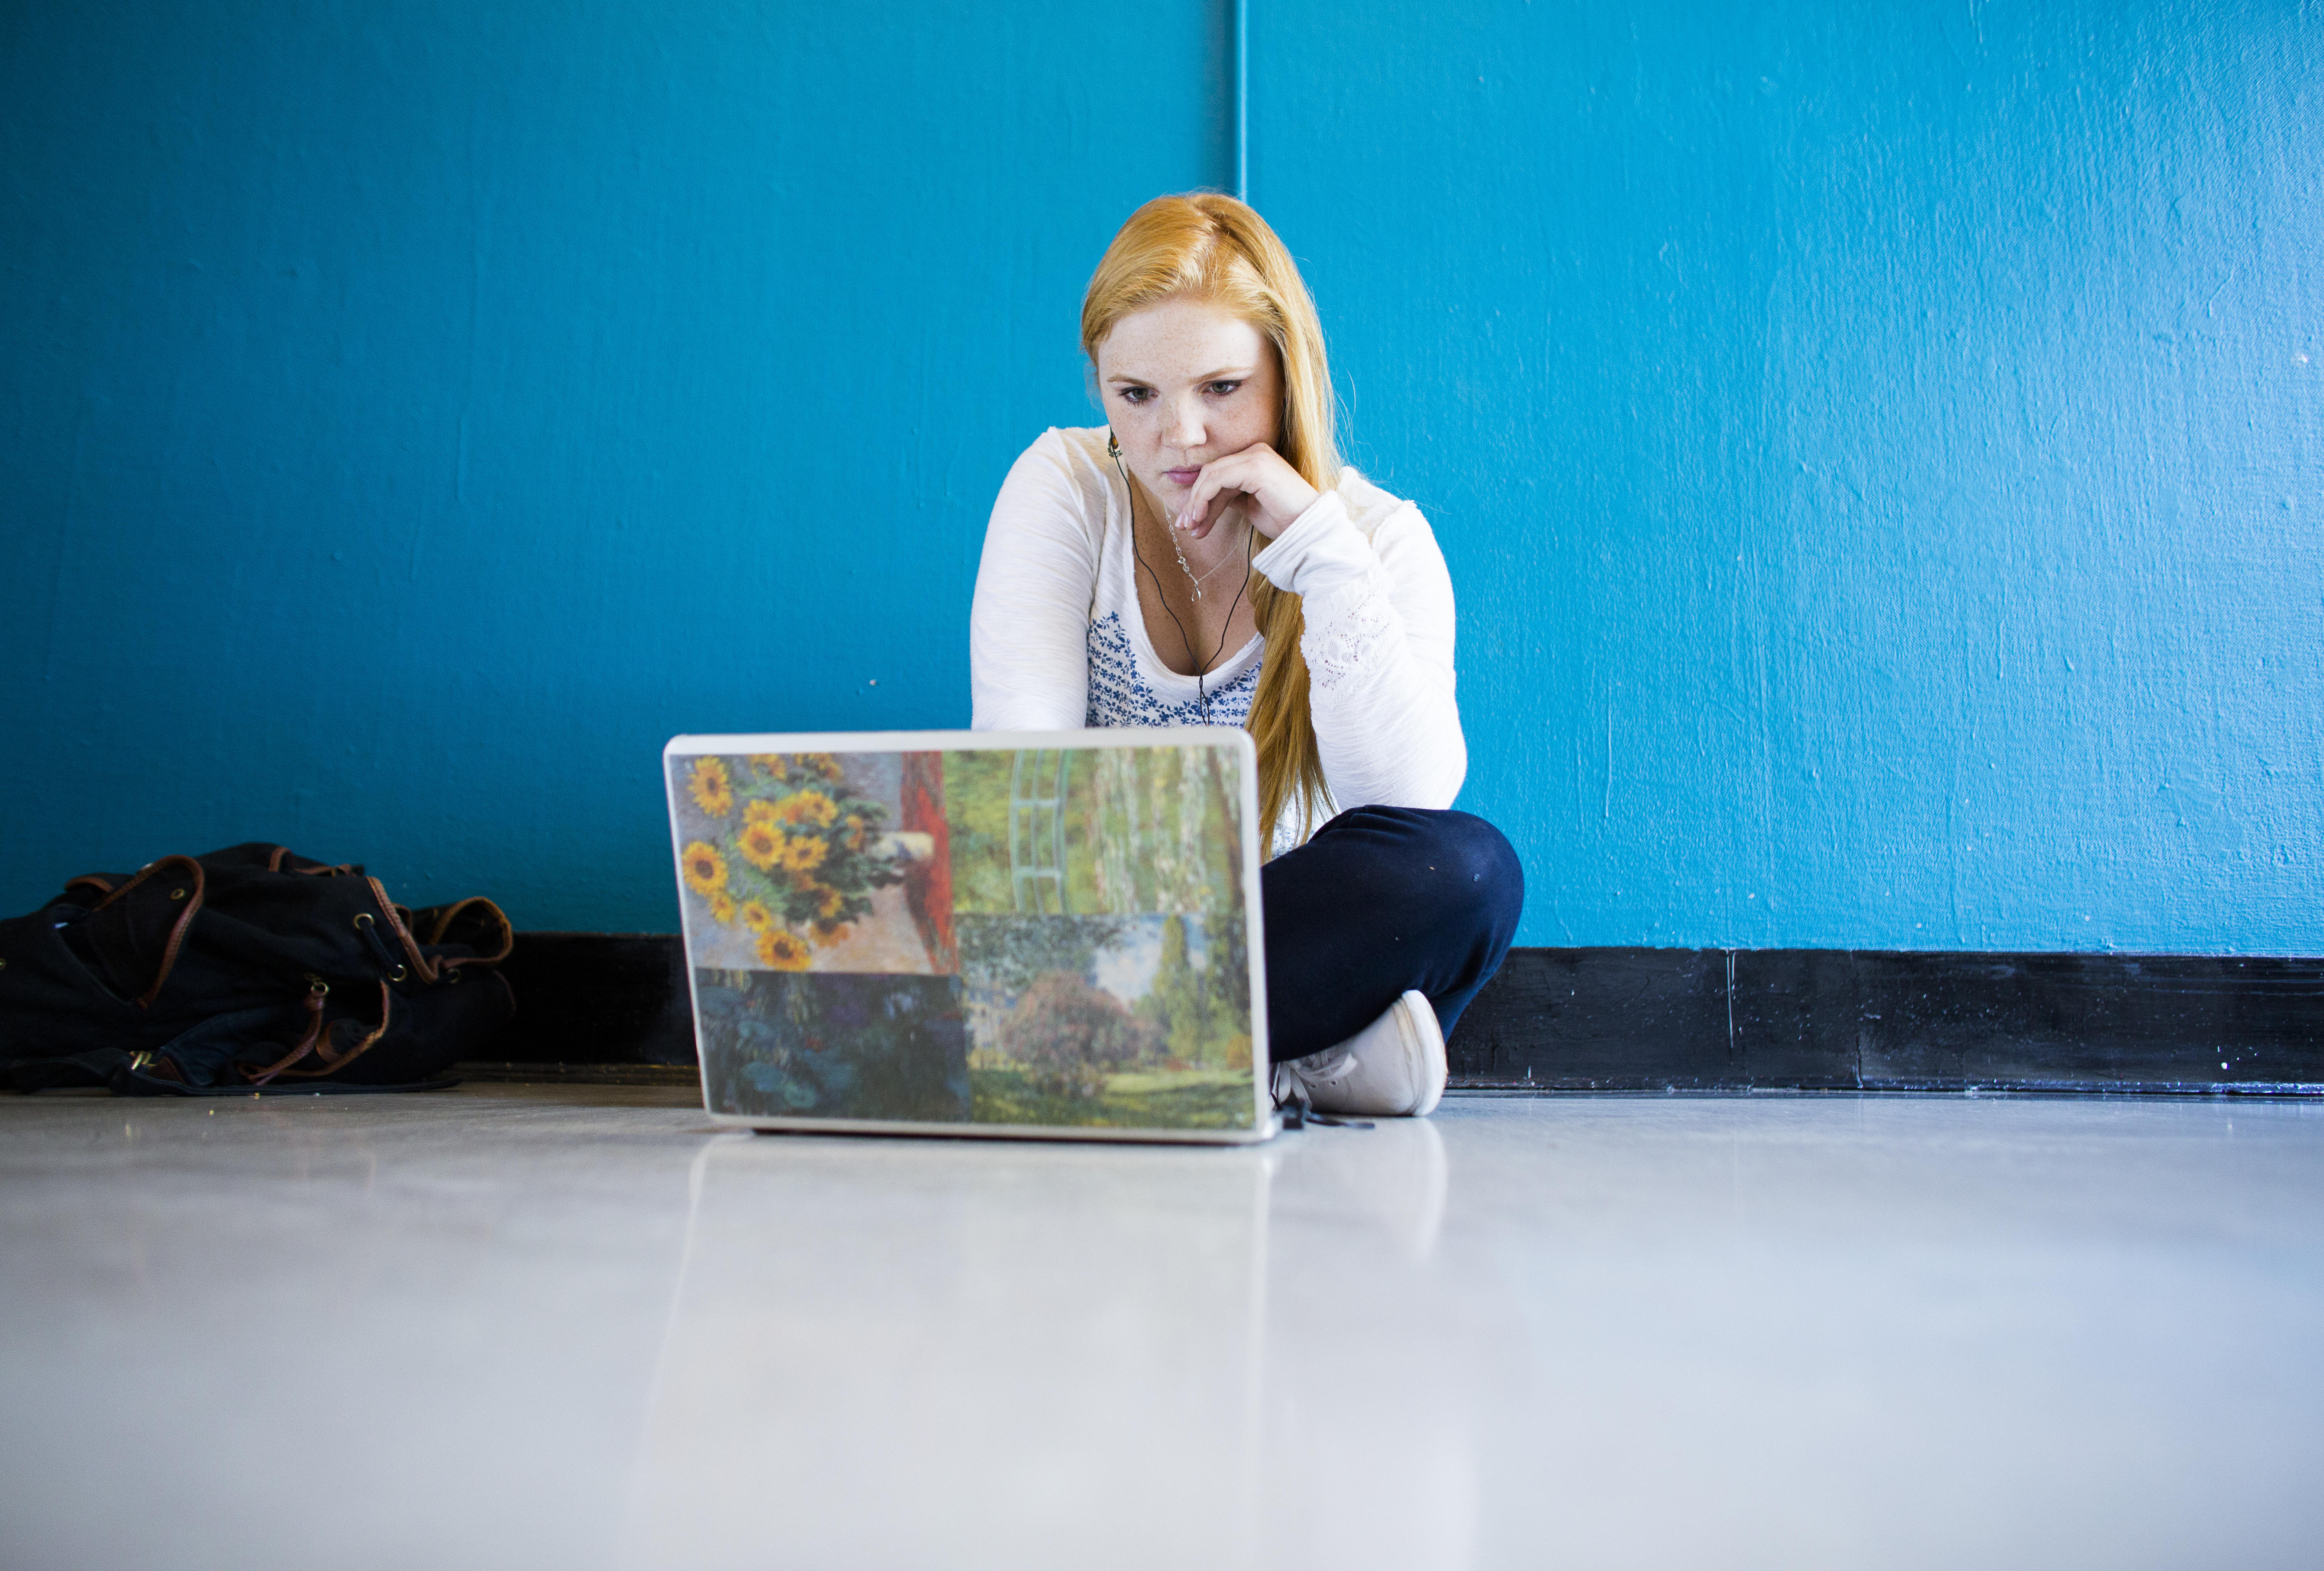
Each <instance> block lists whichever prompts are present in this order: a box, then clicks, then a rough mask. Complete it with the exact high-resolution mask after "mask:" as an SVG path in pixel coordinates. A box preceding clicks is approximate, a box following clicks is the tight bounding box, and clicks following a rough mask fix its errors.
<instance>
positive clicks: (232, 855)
mask: <svg viewBox="0 0 2324 1571" xmlns="http://www.w3.org/2000/svg"><path fill="white" fill-rule="evenodd" d="M514 942H515V934H514V933H513V932H512V931H511V929H510V926H509V920H508V918H507V916H506V915H504V914H503V913H502V911H501V909H500V907H499V906H497V905H493V903H492V902H491V901H489V900H485V899H482V898H471V899H467V900H462V901H459V902H457V903H456V904H453V905H439V906H434V907H430V908H429V909H426V910H420V911H411V910H407V909H406V908H404V907H403V906H401V905H396V904H394V903H393V902H392V901H391V900H390V899H389V898H388V896H387V890H386V888H385V887H383V886H382V885H381V883H380V881H379V880H378V879H377V878H374V877H369V876H368V875H366V874H365V873H364V870H363V868H362V867H361V866H359V865H357V864H355V863H349V862H342V863H337V864H330V863H323V862H314V861H309V860H308V859H305V858H302V857H297V856H293V855H292V854H291V852H290V851H288V850H285V849H283V848H282V847H281V846H275V845H266V844H262V843H257V842H253V843H251V844H248V845H239V846H231V847H228V848H227V849H226V850H220V851H213V852H211V853H209V854H208V856H202V857H186V856H170V857H163V858H161V859H160V860H159V861H155V862H151V863H148V864H147V865H146V866H145V867H144V868H141V869H140V870H139V871H138V872H136V873H134V874H110V873H88V874H84V875H82V876H81V877H78V878H74V879H72V880H70V881H69V883H67V884H66V886H65V888H64V893H63V894H61V895H60V896H58V897H57V898H56V899H55V900H54V901H52V902H51V903H50V904H49V905H46V906H44V907H42V909H41V910H39V911H37V912H34V913H33V914H31V915H29V916H22V917H17V918H15V919H14V920H12V921H7V922H0V1084H5V1085H6V1086H8V1087H10V1088H12V1089H16V1090H20V1091H38V1090H45V1089H51V1088H58V1087H68V1086H81V1087H92V1086H109V1087H111V1088H112V1089H113V1091H114V1093H115V1095H117V1096H226V1095H241V1096H248V1095H250V1094H252V1093H253V1092H254V1091H256V1092H259V1093H261V1094H263V1093H265V1092H267V1091H283V1090H288V1089H294V1088H296V1089H302V1090H309V1091H313V1090H334V1091H353V1090H397V1089H409V1090H417V1089H432V1088H434V1087H438V1086H443V1085H448V1084H450V1083H452V1082H450V1081H448V1080H447V1079H443V1072H444V1070H446V1069H447V1067H449V1066H450V1065H451V1064H453V1063H455V1062H457V1061H459V1060H461V1059H464V1058H472V1057H475V1056H478V1053H477V1052H476V1049H477V1048H478V1047H479V1046H480V1045H481V1044H483V1043H484V1042H485V1041H487V1040H488V1039H489V1038H490V1037H491V1035H492V1034H493V1033H494V1032H496V1031H497V1030H498V1029H499V1028H500V1027H501V1026H502V1025H503V1024H506V1022H507V1021H508V1019H509V1017H510V1016H511V1015H513V1014H514V1013H515V1008H516V1005H515V1000H514V999H513V997H512V996H511V995H510V993H509V988H508V983H507V982H506V980H505V979H504V978H502V976H501V975H500V973H499V972H498V970H496V969H494V968H495V967H497V966H498V965H499V963H500V962H501V961H502V960H505V959H507V958H508V954H509V951H510V950H511V948H512V947H513V945H514ZM470 971H475V973H476V974H477V975H478V976H479V977H482V978H488V979H489V981H490V984H491V985H490V986H486V987H464V986H459V985H457V984H459V983H460V982H461V981H462V980H463V978H466V976H467V975H468V973H469V972H470Z"/></svg>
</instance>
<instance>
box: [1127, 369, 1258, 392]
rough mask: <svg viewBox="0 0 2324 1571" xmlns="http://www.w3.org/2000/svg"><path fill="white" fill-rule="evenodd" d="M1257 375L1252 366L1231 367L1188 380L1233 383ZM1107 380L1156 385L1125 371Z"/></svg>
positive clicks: (1147, 378) (1148, 378)
mask: <svg viewBox="0 0 2324 1571" xmlns="http://www.w3.org/2000/svg"><path fill="white" fill-rule="evenodd" d="M1255 374H1256V372H1254V370H1253V369H1252V368H1251V367H1250V366H1247V365H1230V366H1226V367H1224V368H1222V369H1221V370H1217V371H1206V372H1203V374H1202V375H1200V376H1195V377H1189V378H1188V379H1187V380H1188V381H1193V382H1205V381H1236V380H1238V379H1242V380H1248V379H1249V378H1250V377H1251V376H1253V375H1255ZM1105 380H1106V381H1126V382H1134V383H1136V384H1137V385H1138V386H1139V387H1152V386H1153V385H1154V379H1153V378H1151V377H1145V376H1132V375H1130V373H1129V372H1124V371H1118V372H1114V373H1113V374H1112V375H1111V376H1109V377H1107V378H1106V379H1105Z"/></svg>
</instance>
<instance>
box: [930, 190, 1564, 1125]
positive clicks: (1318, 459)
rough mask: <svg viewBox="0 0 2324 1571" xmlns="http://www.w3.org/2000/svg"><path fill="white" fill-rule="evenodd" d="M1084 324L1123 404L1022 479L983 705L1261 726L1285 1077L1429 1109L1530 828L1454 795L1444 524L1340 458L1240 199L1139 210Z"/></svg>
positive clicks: (1313, 1101) (978, 684)
mask: <svg viewBox="0 0 2324 1571" xmlns="http://www.w3.org/2000/svg"><path fill="white" fill-rule="evenodd" d="M1082 348H1083V350H1084V352H1085V353H1086V354H1088V355H1089V357H1090V363H1091V365H1092V366H1093V368H1094V370H1095V373H1096V381H1097V387H1098V391H1099V395H1100V397H1101V398H1102V400H1103V403H1104V408H1105V412H1106V416H1107V418H1108V421H1109V422H1110V423H1109V425H1107V426H1105V427H1094V428H1090V429H1080V430H1056V429H1052V430H1049V431H1047V432H1046V433H1044V434H1043V435H1042V436H1041V438H1040V439H1039V440H1038V441H1037V442H1035V443H1034V444H1033V445H1032V446H1030V447H1028V448H1027V449H1026V450H1025V453H1024V455H1023V456H1021V457H1020V458H1019V459H1018V460H1017V463H1016V464H1015V466H1014V467H1013V468H1011V469H1010V472H1009V478H1008V480H1007V481H1006V482H1004V483H1003V484H1002V486H1001V496H1000V500H999V501H996V502H994V504H993V508H992V521H991V526H990V527H989V528H988V529H987V530H986V533H985V537H984V557H983V562H982V565H981V566H980V567H979V568H978V571H977V576H976V601H975V605H974V608H973V611H972V612H971V614H970V618H969V666H970V671H971V675H972V680H973V688H974V697H975V718H974V721H973V724H974V725H975V726H976V728H977V729H978V730H1064V729H1068V728H1072V727H1078V726H1085V725H1087V726H1101V725H1188V724H1197V723H1199V724H1209V725H1242V726H1248V727H1249V728H1250V733H1251V737H1252V739H1253V740H1254V741H1255V742H1256V743H1257V746H1258V752H1259V812H1260V815H1261V821H1262V827H1263V829H1264V831H1265V832H1266V835H1267V841H1266V843H1267V844H1268V845H1269V846H1270V847H1271V849H1272V851H1273V853H1274V854H1273V855H1272V857H1271V859H1269V860H1268V862H1267V864H1266V866H1265V867H1264V868H1262V869H1261V872H1260V899H1261V901H1262V902H1263V904H1264V908H1265V914H1266V929H1267V933H1266V937H1267V991H1268V1007H1267V1029H1268V1042H1269V1043H1270V1044H1271V1049H1272V1052H1273V1056H1274V1059H1275V1085H1274V1090H1275V1095H1276V1097H1277V1100H1278V1102H1281V1103H1284V1104H1286V1105H1294V1106H1300V1107H1314V1108H1315V1109H1317V1110H1319V1111H1322V1112H1324V1113H1352V1114H1367V1115H1383V1114H1384V1115H1391V1116H1393V1115H1398V1114H1424V1113H1426V1112H1428V1111H1430V1110H1431V1109H1432V1108H1434V1107H1435V1106H1436V1101H1437V1098H1439V1097H1440V1096H1441V1095H1442V1094H1443V1089H1444V1033H1445V1032H1447V1031H1450V1030H1451V1029H1452V1023H1453V1022H1454V1021H1455V1020H1456V1019H1458V1018H1459V1017H1460V1014H1461V1011H1462V1008H1463V1007H1465V1006H1467V1004H1468V1002H1469V1000H1470V999H1471V997H1474V996H1475V994H1476V991H1477V989H1478V988H1479V987H1480V986H1481V985H1482V984H1483V983H1484V981H1485V979H1486V978H1488V977H1489V976H1491V975H1492V974H1493V972H1494V970H1495V969H1497V968H1498V967H1499V965H1500V963H1501V957H1502V955H1503V954H1504V953H1506V952H1507V951H1508V945H1509V940H1510V938H1511V937H1512V936H1513V935H1514V933H1515V932H1516V930H1517V913H1518V909H1519V907H1520V906H1521V905H1522V904H1523V903H1524V898H1525V889H1524V875H1523V873H1522V872H1521V871H1520V870H1519V868H1518V866H1517V856H1516V853H1515V852H1513V851H1512V850H1510V849H1509V844H1508V841H1506V840H1505V839H1503V838H1502V836H1501V834H1500V832H1499V831H1498V830H1496V829H1494V828H1493V827H1492V826H1491V825H1490V824H1489V823H1487V822H1484V821H1483V820H1482V819H1480V818H1476V817H1473V816H1471V814H1468V813H1454V812H1451V811H1449V809H1450V808H1451V806H1452V798H1453V797H1454V795H1457V794H1458V793H1459V791H1460V789H1461V781H1462V776H1463V775H1464V774H1465V773H1466V772H1467V768H1468V750H1467V748H1466V745H1465V744H1464V743H1463V741H1462V736H1461V715H1460V711H1459V709H1458V708H1457V707H1456V706H1455V704H1454V703H1453V697H1452V582H1451V580H1450V579H1449V578H1448V577H1447V575H1446V574H1445V571H1444V558H1443V556H1442V555H1441V554H1440V553H1439V552H1438V551H1437V549H1436V540H1435V537H1434V536H1433V535H1431V534H1430V533H1429V529H1428V525H1427V522H1426V521H1425V519H1422V518H1421V516H1420V510H1419V509H1417V508H1416V507H1414V506H1413V505H1412V503H1410V502H1408V501H1398V500H1397V499H1396V498H1395V497H1392V496H1390V495H1388V493H1387V492H1383V491H1381V490H1380V489H1379V487H1378V486H1376V485H1373V484H1372V483H1371V482H1369V481H1368V480H1366V479H1364V478H1363V476H1361V475H1360V474H1358V473H1356V472H1355V471H1354V470H1352V469H1349V468H1346V467H1344V466H1343V465H1342V464H1341V463H1340V459H1339V455H1338V453H1337V452H1336V451H1335V450H1334V448H1333V440H1332V380H1331V376H1330V373H1329V372H1328V371H1327V370H1326V368H1325V366H1324V362H1323V328H1322V326H1320V325H1319V324H1318V322H1317V321H1316V317H1315V307H1314V301H1313V300H1311V299H1309V297H1308V294H1307V286H1306V284H1305V282H1304V281H1303V280H1301V278H1300V276H1299V270H1298V268H1297V267H1296V265H1295V264H1294V263H1293V262H1292V260H1291V255H1290V253H1288V252H1287V251H1286V250H1285V249H1284V248H1283V243H1282V242H1281V241H1279V240H1277V238H1276V236H1275V232H1274V231H1273V230H1271V229H1269V228H1268V226H1267V224H1266V222H1265V221H1264V220H1263V219H1261V218H1260V217H1259V215H1258V214H1257V213H1255V212H1253V211H1252V210H1251V209H1250V208H1249V207H1245V206H1244V205H1243V204H1242V203H1240V202H1238V201H1236V200H1235V199H1234V198H1231V197H1221V196H1213V195H1208V194H1197V195H1194V196H1188V197H1160V198H1156V199H1155V200H1153V201H1151V202H1148V203H1147V204H1146V206H1144V207H1140V208H1139V210H1138V211H1137V212H1136V213H1134V214H1132V215H1131V216H1130V221H1129V222H1128V223H1127V224H1124V225H1122V226H1121V232H1120V234H1116V235H1115V236H1114V238H1113V243H1112V244H1111V246H1109V247H1108V248H1107V250H1106V253H1105V257H1104V260H1102V262H1099V263H1098V269H1097V272H1096V275H1095V276H1094V277H1093V278H1092V279H1091V280H1090V286H1089V292H1088V294H1087V295H1086V296H1085V297H1084V299H1083V301H1082Z"/></svg>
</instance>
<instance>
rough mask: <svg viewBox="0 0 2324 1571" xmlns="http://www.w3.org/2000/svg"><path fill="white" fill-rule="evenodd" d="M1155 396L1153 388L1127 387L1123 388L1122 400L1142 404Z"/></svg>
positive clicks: (1127, 402)
mask: <svg viewBox="0 0 2324 1571" xmlns="http://www.w3.org/2000/svg"><path fill="white" fill-rule="evenodd" d="M1153 396H1154V390H1153V389H1151V388H1143V387H1126V388H1123V389H1122V390H1121V401H1122V402H1123V403H1126V404H1142V403H1144V402H1145V401H1146V400H1148V399H1149V398H1151V397H1153Z"/></svg>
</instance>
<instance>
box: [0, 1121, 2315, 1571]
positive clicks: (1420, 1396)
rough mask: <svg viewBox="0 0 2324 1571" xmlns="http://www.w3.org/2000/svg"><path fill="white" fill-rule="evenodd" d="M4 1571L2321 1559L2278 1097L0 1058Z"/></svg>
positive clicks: (2291, 1163)
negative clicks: (634, 1074)
mask: <svg viewBox="0 0 2324 1571" xmlns="http://www.w3.org/2000/svg"><path fill="white" fill-rule="evenodd" d="M0 1228H5V1235H0V1248H5V1254H0V1259H5V1263H6V1264H5V1272H0V1315H4V1316H5V1318H0V1324H5V1326H6V1327H7V1328H8V1336H7V1337H6V1340H5V1348H0V1412H5V1414H6V1419H7V1421H6V1423H5V1426H0V1480H5V1484H0V1489H5V1495H0V1501H4V1502H5V1510H0V1563H5V1565H7V1566H11V1567H15V1568H18V1571H46V1568H49V1567H68V1566H69V1567H74V1568H76V1571H84V1568H89V1567H106V1566H123V1567H128V1566H135V1567H138V1568H140V1571H157V1568H165V1567H172V1566H221V1567H225V1566H232V1567H235V1568H237V1571H267V1568H271V1567H275V1566H285V1567H288V1566H299V1567H302V1568H309V1567H343V1566H361V1567H370V1566H378V1567H410V1566H429V1567H438V1566H492V1567H496V1568H497V1567H529V1566H542V1567H552V1566H553V1567H557V1568H558V1571H576V1568H586V1567H596V1566H606V1567H613V1566H685V1567H715V1566H753V1567H756V1566H913V1567H966V1566H1011V1567H1040V1566H1076V1567H1088V1566H1097V1567H1112V1566H1264V1567H1268V1568H1270V1571H1273V1568H1277V1567H1286V1566H1397V1567H1433V1566H1526V1567H1535V1566H1552V1565H1558V1566H1689V1567H1705V1566H1743V1565H1751V1566H1760V1565H1766V1566H1873V1565H1877V1566H1961V1565H1970V1564H1975V1565H1978V1566H1995V1565H2002V1566H2100V1565H2103V1566H2121V1565H2152V1566H2194V1565H2205V1566H2239V1567H2249V1566H2273V1565H2284V1566H2289V1565H2312V1564H2314V1563H2315V1559H2316V1557H2317V1553H2318V1550H2317V1545H2318V1543H2319V1534H2324V1491H2319V1490H2318V1489H2316V1488H2315V1487H2314V1484H2313V1475H2314V1470H2315V1462H2314V1458H2315V1456H2316V1455H2317V1454H2318V1451H2319V1441H2324V1358H2319V1355H2318V1352H2317V1336H2318V1328H2319V1327H2324V1107H2312V1106H2307V1105H2301V1104H2292V1103H2266V1102H2261V1103H2250V1102H2246V1103H2234V1104H2230V1103H2223V1102H2194V1101H2186V1102H2174V1101H2153V1100H2148V1101H2129V1100H2124V1101H2051V1100H1978V1099H1970V1098H1869V1099H1857V1098H1751V1099H1715V1098H1702V1099H1652V1098H1604V1099H1585V1098H1540V1099H1516V1098H1453V1099H1452V1100H1449V1101H1448V1102H1447V1103H1446V1104H1445V1107H1444V1108H1443V1111H1442V1112H1441V1113H1440V1114H1439V1115H1438V1116H1436V1117H1434V1119H1430V1120H1426V1121H1424V1122H1419V1123H1402V1124H1384V1125H1381V1126H1380V1127H1379V1128H1376V1129H1373V1130H1369V1131H1365V1130H1349V1129H1314V1130H1309V1131H1305V1132H1303V1133H1299V1134H1295V1135H1286V1136H1285V1137H1284V1138H1282V1139H1280V1140H1278V1141H1277V1142H1275V1143H1274V1144H1272V1145H1270V1146H1268V1147H1264V1148H1261V1149H1258V1150H1250V1151H1204V1150H1186V1149H1174V1148H1130V1149H1124V1148H1120V1147H1097V1146H1073V1145H1030V1144H1023V1145H1019V1144H985V1143H966V1142H953V1141H940V1140H842V1139H825V1138H800V1137H752V1136H749V1135H731V1134H719V1133H716V1132H715V1131H713V1130H711V1129H710V1128H709V1127H708V1126H707V1125H705V1121H704V1120H703V1118H702V1117H701V1116H700V1115H699V1114H698V1113H696V1112H695V1111H694V1110H693V1109H692V1107H690V1106H688V1105H687V1100H686V1098H684V1097H683V1096H682V1095H680V1094H673V1093H670V1092H667V1091H660V1090H656V1089H644V1088H620V1087H560V1088H546V1087H525V1086H473V1087H470V1088H466V1089H462V1090H459V1091H457V1092H449V1093H440V1094H437V1095H432V1096H420V1097H410V1098H300V1099H295V1100H294V1099H270V1100H266V1101H229V1102H209V1103H201V1102H182V1103H180V1102H166V1103H155V1102H137V1103H123V1102H115V1101H109V1100H106V1099H103V1098H32V1099H9V1100H7V1101H5V1102H0Z"/></svg>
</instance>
